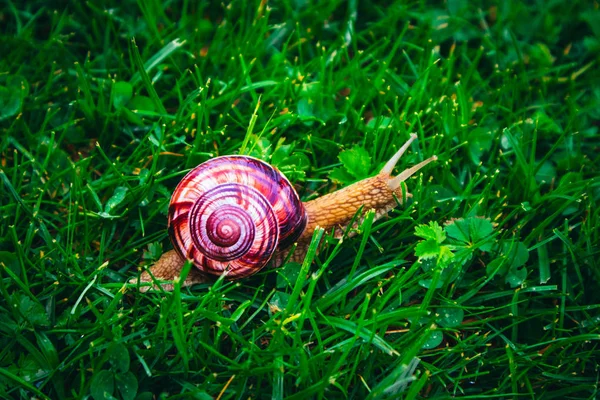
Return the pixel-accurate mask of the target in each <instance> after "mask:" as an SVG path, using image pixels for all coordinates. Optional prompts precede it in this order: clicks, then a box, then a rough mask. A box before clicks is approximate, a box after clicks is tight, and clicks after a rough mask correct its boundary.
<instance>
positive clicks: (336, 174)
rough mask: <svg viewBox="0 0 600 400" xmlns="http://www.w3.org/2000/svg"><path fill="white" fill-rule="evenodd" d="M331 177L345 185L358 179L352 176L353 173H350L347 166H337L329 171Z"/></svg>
mask: <svg viewBox="0 0 600 400" xmlns="http://www.w3.org/2000/svg"><path fill="white" fill-rule="evenodd" d="M329 179H331V180H332V181H333V182H336V183H341V184H343V185H345V184H348V183H352V182H354V181H355V180H356V179H354V178H353V177H352V175H350V173H349V172H348V171H346V168H344V167H337V168H334V169H332V170H331V172H330V173H329Z"/></svg>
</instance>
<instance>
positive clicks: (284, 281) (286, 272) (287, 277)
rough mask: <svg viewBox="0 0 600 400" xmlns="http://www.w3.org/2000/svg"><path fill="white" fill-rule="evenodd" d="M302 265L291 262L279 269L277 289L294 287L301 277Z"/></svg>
mask: <svg viewBox="0 0 600 400" xmlns="http://www.w3.org/2000/svg"><path fill="white" fill-rule="evenodd" d="M301 267H302V265H301V264H299V263H296V262H290V263H287V264H285V265H284V266H282V267H281V268H277V289H283V288H285V287H287V286H289V287H294V284H295V283H296V280H297V279H298V276H299V275H300V270H301Z"/></svg>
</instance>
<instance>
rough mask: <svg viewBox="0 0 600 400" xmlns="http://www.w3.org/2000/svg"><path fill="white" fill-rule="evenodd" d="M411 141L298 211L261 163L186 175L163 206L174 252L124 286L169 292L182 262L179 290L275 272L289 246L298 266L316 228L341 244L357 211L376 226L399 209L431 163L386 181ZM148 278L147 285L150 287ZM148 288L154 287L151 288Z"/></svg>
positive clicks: (231, 161) (282, 181)
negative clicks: (369, 172)
mask: <svg viewBox="0 0 600 400" xmlns="http://www.w3.org/2000/svg"><path fill="white" fill-rule="evenodd" d="M416 137H417V135H415V134H412V135H411V137H410V139H409V140H408V141H407V142H406V143H405V144H404V145H403V146H402V147H401V148H400V149H399V150H398V152H396V154H394V156H393V157H392V158H391V159H390V160H389V161H388V162H387V163H386V164H385V166H384V167H383V168H382V170H381V171H380V172H379V174H377V175H375V176H373V177H370V178H366V179H363V180H361V181H359V182H356V183H354V184H352V185H350V186H347V187H345V188H342V189H340V190H338V191H335V192H333V193H330V194H327V195H325V196H322V197H319V198H317V199H315V200H311V201H308V202H305V203H302V202H301V201H300V199H299V196H298V195H297V194H296V192H295V190H294V189H293V187H292V185H291V184H290V183H289V181H288V180H287V178H285V176H284V175H283V174H281V173H280V172H279V171H278V170H277V169H275V168H273V167H271V166H269V165H268V164H266V163H265V162H263V161H260V160H258V159H255V158H252V157H247V156H223V157H217V158H214V159H211V160H209V161H207V162H205V163H203V164H200V165H199V166H198V167H196V168H194V169H193V170H191V171H190V172H189V173H188V174H187V175H186V176H185V177H184V178H183V179H182V181H181V182H180V183H179V185H178V186H177V188H176V189H175V192H174V193H173V196H172V198H171V203H170V205H169V236H170V238H171V241H172V242H173V246H174V250H170V251H167V252H166V253H164V254H163V255H162V256H161V258H160V259H159V260H158V261H157V262H156V263H155V264H154V265H153V266H152V267H150V271H149V272H148V271H144V272H143V273H142V274H141V275H140V277H139V278H134V279H131V280H130V283H138V280H139V282H140V283H141V284H143V285H140V290H141V291H146V290H148V289H150V288H151V286H150V285H147V283H152V282H154V280H156V281H169V283H161V286H162V288H163V289H164V290H173V284H172V283H170V282H174V281H176V280H177V279H179V274H180V272H181V269H182V268H183V265H184V263H185V261H186V260H190V261H192V263H193V264H194V266H195V267H196V268H192V269H191V270H190V273H189V274H188V276H187V278H186V280H185V281H184V282H183V283H182V286H188V285H192V284H195V283H200V282H207V281H210V277H211V276H212V277H213V278H214V277H218V276H220V275H222V274H226V279H229V280H235V279H241V278H244V277H247V276H250V275H252V274H254V273H256V272H258V271H259V270H260V269H262V268H263V267H264V266H266V265H268V264H270V265H272V266H273V267H278V266H279V265H280V264H281V263H282V262H283V261H284V260H285V258H286V256H287V255H288V253H289V249H290V247H291V246H292V245H293V244H294V243H295V244H296V249H295V251H294V253H293V254H292V255H291V258H290V260H291V261H297V262H301V261H302V260H303V259H304V256H305V255H306V251H307V249H308V245H309V243H310V241H311V239H312V235H313V232H314V231H315V229H316V228H317V227H321V228H323V229H325V232H331V231H334V235H335V236H336V237H341V235H342V233H343V232H344V231H345V229H346V228H347V226H348V224H349V223H350V221H351V220H352V218H353V217H354V216H355V215H356V213H357V211H358V210H359V209H360V208H361V207H363V210H364V211H365V212H366V211H367V210H374V211H375V220H377V219H379V218H381V217H382V216H384V215H386V214H387V213H388V212H389V211H390V210H392V209H393V208H395V207H396V205H397V204H398V201H400V202H401V201H402V199H403V198H405V196H408V195H409V194H408V193H403V189H402V185H401V183H402V182H403V181H405V180H406V179H408V178H409V177H410V176H411V175H413V174H414V173H415V172H417V171H419V170H420V169H421V168H423V167H424V166H425V165H427V164H429V163H430V162H432V161H435V160H437V157H436V156H433V157H430V158H428V159H427V160H425V161H422V162H421V163H419V164H417V165H415V166H413V167H411V168H408V169H406V170H404V171H403V172H401V173H400V174H399V175H397V176H392V170H393V168H394V167H395V165H396V163H397V162H398V160H399V159H400V157H401V156H402V154H403V153H404V152H405V151H406V149H407V148H408V147H409V146H410V144H411V143H412V142H413V140H415V139H416ZM152 276H154V280H153V279H152ZM154 287H155V286H154Z"/></svg>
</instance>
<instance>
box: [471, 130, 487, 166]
mask: <svg viewBox="0 0 600 400" xmlns="http://www.w3.org/2000/svg"><path fill="white" fill-rule="evenodd" d="M492 140H493V136H492V132H491V131H490V130H489V129H485V128H479V127H478V128H475V129H473V130H472V131H471V132H469V139H468V140H467V143H468V145H469V148H468V149H469V156H470V157H471V161H473V164H475V165H479V163H480V162H481V156H482V155H483V154H485V153H486V152H488V151H489V150H490V149H491V148H492Z"/></svg>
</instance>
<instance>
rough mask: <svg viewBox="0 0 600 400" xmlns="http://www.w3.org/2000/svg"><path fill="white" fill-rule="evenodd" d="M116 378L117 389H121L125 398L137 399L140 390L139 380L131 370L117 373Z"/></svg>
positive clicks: (126, 399) (125, 399) (129, 399)
mask: <svg viewBox="0 0 600 400" xmlns="http://www.w3.org/2000/svg"><path fill="white" fill-rule="evenodd" d="M115 380H116V381H117V389H119V392H120V393H121V397H123V400H133V399H135V395H136V394H137V391H138V381H137V378H136V377H135V375H134V374H133V373H132V372H131V371H128V372H126V373H125V374H117V375H115Z"/></svg>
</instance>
